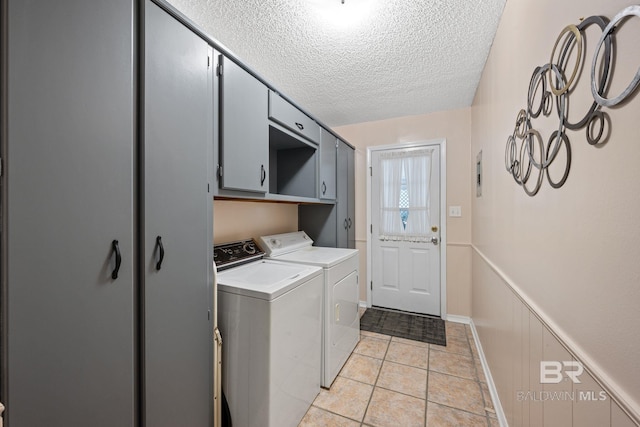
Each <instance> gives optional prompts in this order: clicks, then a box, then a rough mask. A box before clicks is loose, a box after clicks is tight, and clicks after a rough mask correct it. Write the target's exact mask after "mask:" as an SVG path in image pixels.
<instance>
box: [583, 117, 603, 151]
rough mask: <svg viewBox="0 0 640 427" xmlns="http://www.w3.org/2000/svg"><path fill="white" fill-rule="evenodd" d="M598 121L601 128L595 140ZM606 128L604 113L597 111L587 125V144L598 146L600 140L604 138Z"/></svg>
mask: <svg viewBox="0 0 640 427" xmlns="http://www.w3.org/2000/svg"><path fill="white" fill-rule="evenodd" d="M596 119H597V120H598V122H599V124H600V127H599V131H598V136H596V137H595V138H594V137H593V129H594V127H595V122H596ZM604 126H605V120H604V113H603V112H602V111H600V110H598V111H595V112H594V113H593V114H592V115H591V116H590V117H589V123H588V124H587V142H588V143H589V144H590V145H596V144H598V143H599V142H600V138H602V134H603V133H604Z"/></svg>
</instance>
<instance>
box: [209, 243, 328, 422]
mask: <svg viewBox="0 0 640 427" xmlns="http://www.w3.org/2000/svg"><path fill="white" fill-rule="evenodd" d="M263 254H264V253H262V252H261V251H260V250H259V248H258V247H257V245H255V242H254V241H253V240H246V241H242V242H235V243H231V244H225V245H217V246H215V247H214V260H215V261H216V265H217V266H218V270H221V271H220V272H219V273H218V326H219V328H220V332H221V334H222V340H223V343H224V345H223V352H222V353H223V354H222V370H223V372H222V389H223V390H224V393H225V395H226V397H227V401H228V403H229V410H230V412H231V420H232V422H233V426H234V427H296V426H297V425H298V423H299V422H300V421H301V420H302V418H303V417H304V414H305V413H306V412H307V410H308V409H309V407H310V406H311V404H312V403H313V400H314V399H315V398H316V396H317V395H318V393H319V392H320V371H321V356H320V350H321V346H322V344H321V342H322V292H323V278H322V269H321V268H319V267H314V266H310V265H293V264H291V263H283V262H278V261H273V260H262V259H260V258H261V257H262V255H263Z"/></svg>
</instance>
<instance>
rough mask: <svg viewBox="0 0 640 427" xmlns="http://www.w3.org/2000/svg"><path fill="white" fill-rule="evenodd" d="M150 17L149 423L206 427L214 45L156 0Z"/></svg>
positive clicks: (146, 146) (146, 194)
mask: <svg viewBox="0 0 640 427" xmlns="http://www.w3.org/2000/svg"><path fill="white" fill-rule="evenodd" d="M144 17H145V20H144V25H145V29H144V64H143V68H144V83H143V84H144V113H143V115H144V137H143V140H144V141H143V151H144V154H143V159H144V163H143V169H144V173H143V180H144V185H143V187H142V188H143V190H142V198H143V200H144V203H143V206H144V213H143V216H142V218H143V223H144V226H143V233H142V236H141V239H142V244H141V246H142V256H141V263H142V268H143V272H144V277H143V279H144V283H143V295H144V307H143V311H144V318H143V322H144V328H143V334H144V341H143V342H144V347H143V365H144V366H143V374H144V375H143V388H144V390H143V391H144V394H143V408H144V409H143V416H144V425H146V426H147V427H163V426H166V427H175V426H189V427H209V426H210V420H211V411H212V399H213V398H212V386H211V384H212V373H211V372H212V370H211V368H212V366H211V349H212V346H213V339H212V330H211V325H212V323H211V322H210V315H211V313H210V310H211V305H212V304H211V293H210V287H211V264H212V259H213V258H212V257H211V245H212V232H211V228H212V221H213V218H212V217H211V204H212V203H213V200H212V197H211V195H210V193H208V187H209V184H210V183H209V176H208V167H209V166H210V163H211V161H210V159H211V156H210V155H209V154H210V147H211V146H212V144H213V139H212V123H213V120H212V117H213V96H212V94H213V90H212V86H211V85H212V76H213V75H212V67H211V66H210V65H209V63H210V62H211V61H210V60H211V58H210V57H209V55H210V52H211V50H210V48H209V46H208V44H207V43H206V42H205V41H204V40H202V39H201V38H200V37H198V36H197V35H196V34H195V33H193V32H192V31H190V30H189V29H188V28H187V27H185V26H184V25H182V24H181V23H179V22H178V21H176V20H174V19H173V18H172V17H171V16H170V15H168V14H167V13H166V12H164V11H163V10H162V9H160V8H159V7H158V6H157V5H155V4H154V3H152V2H150V1H147V2H146V3H145V10H144ZM112 425H115V424H112Z"/></svg>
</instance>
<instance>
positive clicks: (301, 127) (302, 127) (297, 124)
mask: <svg viewBox="0 0 640 427" xmlns="http://www.w3.org/2000/svg"><path fill="white" fill-rule="evenodd" d="M296 126H298V129H300V130H304V125H303V124H302V123H298V122H296Z"/></svg>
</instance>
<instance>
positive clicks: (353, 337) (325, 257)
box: [258, 231, 360, 388]
mask: <svg viewBox="0 0 640 427" xmlns="http://www.w3.org/2000/svg"><path fill="white" fill-rule="evenodd" d="M258 240H259V245H260V246H261V247H262V249H263V250H264V251H265V253H266V255H267V257H268V259H273V260H278V261H284V262H289V263H295V264H305V265H313V266H318V267H322V271H323V273H324V302H323V322H322V323H323V328H322V377H321V380H320V384H321V385H322V387H325V388H329V387H331V384H332V383H333V381H334V380H335V378H336V376H337V375H338V373H339V372H340V369H342V366H343V365H344V364H345V362H346V361H347V359H348V358H349V355H350V354H351V352H352V351H353V349H354V348H355V347H356V345H357V344H358V342H359V340H360V315H359V313H358V303H359V299H360V298H359V293H360V291H359V288H358V268H359V260H358V250H357V249H343V248H325V247H318V246H313V240H311V238H309V236H307V234H306V233H305V232H304V231H297V232H293V233H284V234H274V235H270V236H262V237H260V238H259V239H258Z"/></svg>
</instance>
